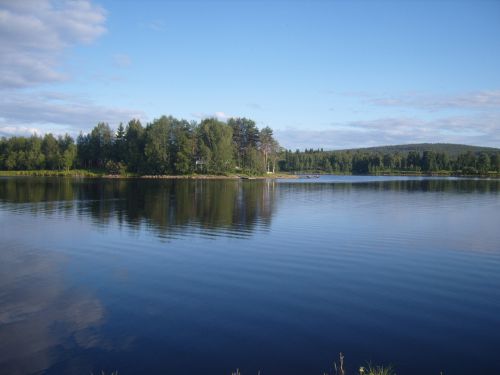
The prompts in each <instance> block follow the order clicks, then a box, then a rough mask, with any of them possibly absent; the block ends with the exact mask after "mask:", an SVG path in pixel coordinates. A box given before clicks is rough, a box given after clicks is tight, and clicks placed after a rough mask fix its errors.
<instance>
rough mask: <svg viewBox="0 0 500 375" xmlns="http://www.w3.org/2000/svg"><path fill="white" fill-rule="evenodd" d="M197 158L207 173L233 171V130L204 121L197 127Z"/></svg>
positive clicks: (223, 125) (215, 122) (210, 121)
mask: <svg viewBox="0 0 500 375" xmlns="http://www.w3.org/2000/svg"><path fill="white" fill-rule="evenodd" d="M198 158H199V161H201V162H202V163H204V164H203V165H204V166H205V169H206V171H207V172H208V173H217V174H219V173H227V172H230V171H232V170H233V169H234V147H233V130H232V128H231V127H230V126H228V125H226V124H224V123H223V122H221V121H219V120H217V119H214V118H211V119H205V120H203V121H202V122H201V124H200V126H199V127H198Z"/></svg>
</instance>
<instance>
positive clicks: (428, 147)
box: [335, 143, 500, 157]
mask: <svg viewBox="0 0 500 375" xmlns="http://www.w3.org/2000/svg"><path fill="white" fill-rule="evenodd" d="M335 151H338V152H341V151H342V152H346V151H350V152H356V151H359V152H370V153H371V152H378V153H381V154H394V153H396V152H399V153H401V154H407V153H408V152H410V151H417V152H419V153H422V152H424V151H434V152H444V153H447V154H448V155H449V156H452V157H453V156H457V155H459V154H463V153H465V152H467V151H471V152H474V153H478V152H487V153H492V152H500V148H494V147H481V146H470V145H460V144H454V143H415V144H406V145H393V146H377V147H364V148H352V149H344V150H335Z"/></svg>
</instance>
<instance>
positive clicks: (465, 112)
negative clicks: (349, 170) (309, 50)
mask: <svg viewBox="0 0 500 375" xmlns="http://www.w3.org/2000/svg"><path fill="white" fill-rule="evenodd" d="M350 95H353V94H350ZM356 96H358V97H362V98H363V100H365V101H368V102H369V103H371V104H373V105H375V106H378V107H402V108H407V109H410V110H412V111H413V112H414V114H413V115H412V116H406V117H390V116H388V117H384V118H376V119H372V120H358V121H348V122H343V123H339V122H334V123H331V124H330V127H329V128H327V129H322V130H312V129H311V130H304V129H297V128H289V129H286V130H281V131H278V132H277V134H278V136H279V139H280V140H281V142H282V143H283V144H284V145H285V146H286V147H287V148H290V149H295V148H303V147H304V145H305V147H315V148H316V147H323V148H325V149H345V148H356V147H370V146H379V145H391V144H404V143H421V142H434V143H435V142H445V143H466V144H472V145H482V146H490V147H499V146H500V91H498V90H497V91H495V90H492V91H481V92H473V93H468V94H459V95H448V96H443V95H442V96H436V95H424V94H404V95H400V96H393V97H380V96H372V95H369V94H364V93H358V94H356ZM450 110H451V111H453V110H460V111H459V112H455V113H453V112H452V114H450ZM422 111H424V112H433V114H435V115H436V114H437V116H433V118H430V119H425V118H426V116H421V114H422ZM318 140H319V144H318Z"/></svg>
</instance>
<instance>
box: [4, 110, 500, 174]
mask: <svg viewBox="0 0 500 375" xmlns="http://www.w3.org/2000/svg"><path fill="white" fill-rule="evenodd" d="M73 168H81V169H91V170H103V171H106V172H107V173H111V174H123V173H125V172H132V173H136V174H140V175H166V174H172V175H174V174H192V173H204V174H224V173H233V172H236V173H246V174H263V173H266V172H271V171H272V172H274V171H276V170H280V171H283V172H293V173H296V172H317V173H353V174H367V173H374V174H376V173H434V172H454V173H458V174H471V175H474V174H482V175H484V174H487V173H489V172H496V173H499V172H500V151H499V150H498V149H493V148H473V147H472V146H466V145H451V144H441V145H439V144H420V145H401V146H388V147H378V148H369V149H357V150H340V151H323V150H313V149H310V150H305V151H303V152H301V151H298V150H297V151H295V152H293V151H290V150H283V149H281V148H280V146H279V144H278V142H277V141H276V140H275V139H274V137H273V131H272V129H270V128H269V127H265V128H263V129H258V128H257V126H256V124H255V122H254V121H252V120H249V119H246V118H231V119H229V120H228V121H227V122H222V121H219V120H217V119H214V118H211V119H205V120H203V121H201V122H199V123H198V122H189V121H186V120H178V119H176V118H174V117H171V116H169V117H167V116H163V117H160V118H159V119H156V120H154V121H153V122H151V123H149V124H147V125H146V126H143V125H142V124H141V122H140V121H139V120H131V121H130V122H129V123H128V124H127V125H126V126H123V124H120V126H119V127H118V129H116V131H114V130H113V129H111V128H110V126H109V125H108V124H106V123H99V124H97V125H96V126H95V127H94V128H93V129H92V131H91V132H90V133H88V134H83V133H80V135H79V136H78V137H77V139H76V142H75V140H74V139H73V138H71V137H70V136H69V135H65V136H59V137H57V138H56V137H54V136H53V135H52V134H46V135H45V136H43V137H40V136H36V135H34V136H31V137H27V138H26V137H12V138H9V139H7V138H2V139H0V170H40V169H48V170H69V169H73Z"/></svg>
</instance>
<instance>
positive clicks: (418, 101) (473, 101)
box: [362, 90, 500, 111]
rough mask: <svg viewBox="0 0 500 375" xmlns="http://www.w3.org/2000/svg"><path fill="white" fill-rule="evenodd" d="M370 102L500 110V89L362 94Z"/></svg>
mask: <svg viewBox="0 0 500 375" xmlns="http://www.w3.org/2000/svg"><path fill="white" fill-rule="evenodd" d="M362 97H364V98H367V100H368V102H370V103H372V104H375V105H380V106H390V107H406V108H415V109H423V110H429V111H439V110H445V109H466V110H471V109H473V110H500V90H488V91H486V90H485V91H477V92H469V93H463V94H456V95H428V94H419V93H409V94H403V95H396V96H370V95H367V94H364V95H362Z"/></svg>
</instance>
